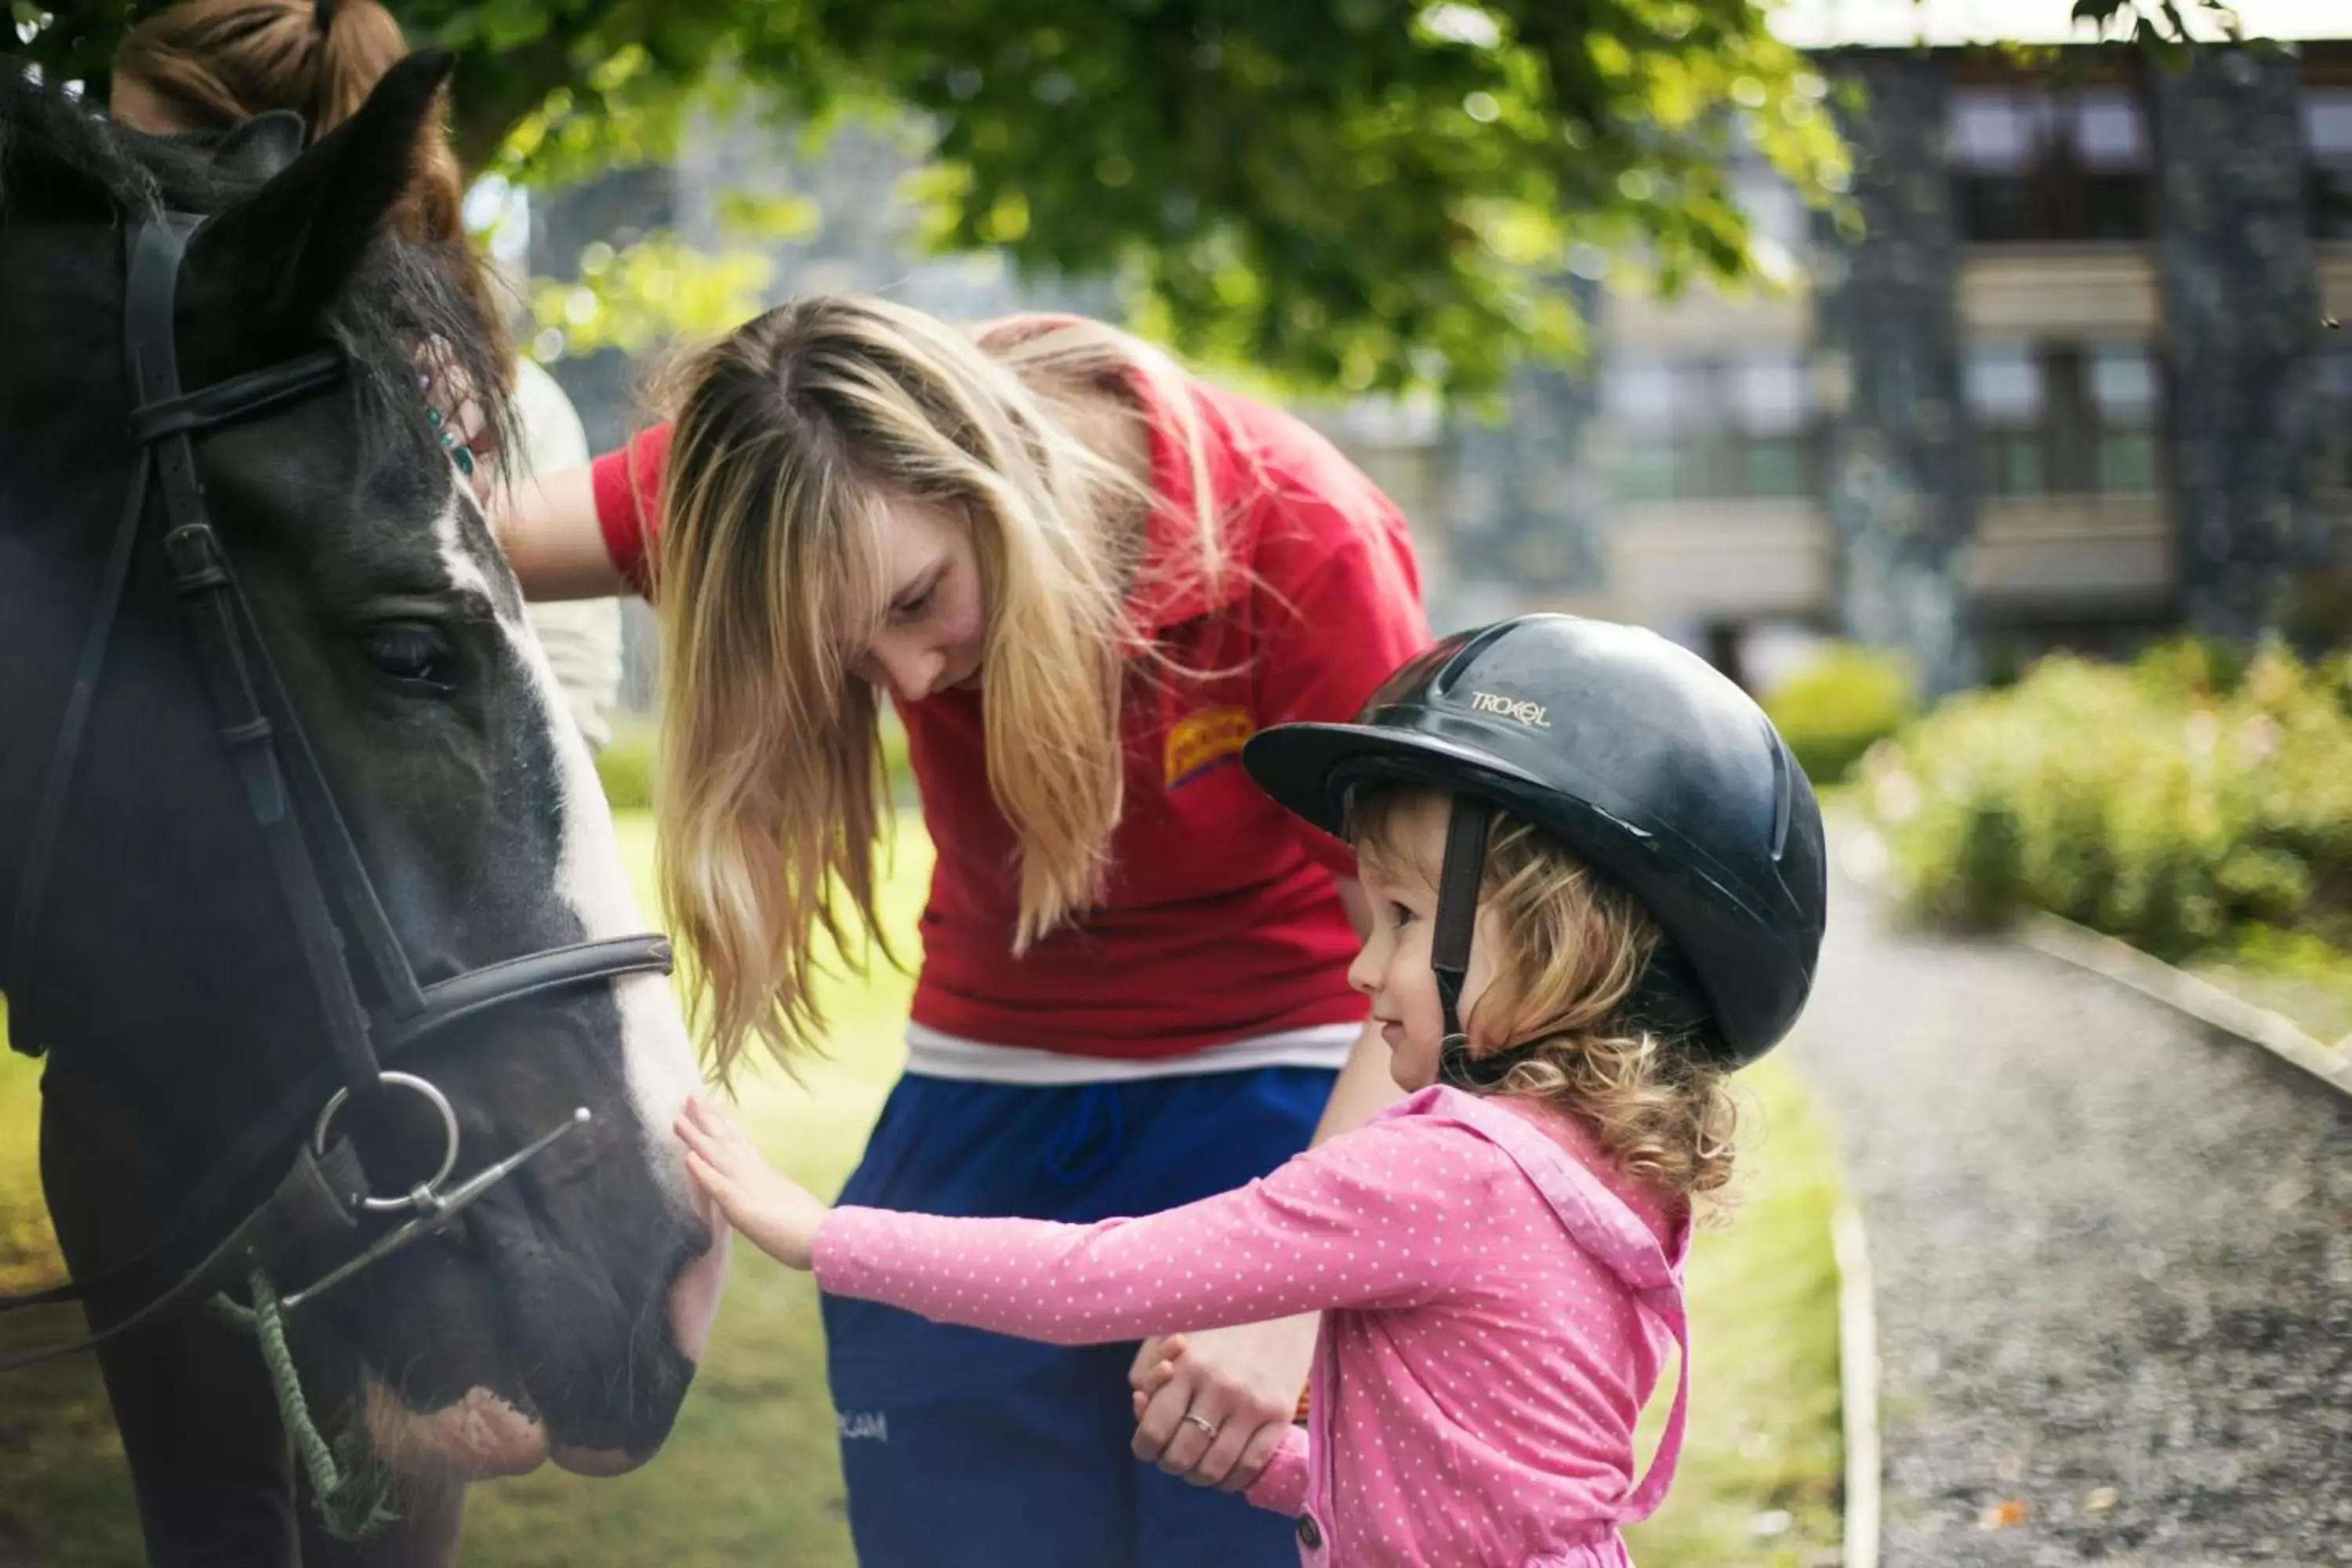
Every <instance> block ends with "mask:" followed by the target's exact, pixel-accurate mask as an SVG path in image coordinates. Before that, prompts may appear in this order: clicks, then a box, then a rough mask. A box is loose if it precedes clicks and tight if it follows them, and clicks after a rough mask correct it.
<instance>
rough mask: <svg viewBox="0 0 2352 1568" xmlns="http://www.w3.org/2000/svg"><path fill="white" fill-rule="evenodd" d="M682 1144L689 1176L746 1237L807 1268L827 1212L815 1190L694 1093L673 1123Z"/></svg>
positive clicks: (789, 1265) (778, 1257)
mask: <svg viewBox="0 0 2352 1568" xmlns="http://www.w3.org/2000/svg"><path fill="white" fill-rule="evenodd" d="M671 1125H672V1128H673V1130H674V1131H676V1132H677V1136H678V1141H679V1142H682V1143H684V1144H685V1145H686V1170H687V1174H688V1175H690V1176H692V1177H693V1178H694V1184H695V1185H696V1186H698V1187H700V1188H701V1189H702V1191H703V1192H704V1193H705V1194H707V1195H708V1196H709V1199H710V1201H711V1202H713V1203H715V1204H717V1205H719V1210H720V1212H722V1213H723V1214H725V1215H727V1222H728V1223H729V1224H730V1225H731V1226H734V1227H735V1228H736V1229H737V1230H740V1231H741V1232H742V1233H743V1236H744V1237H745V1239H747V1240H748V1241H750V1242H751V1245H752V1246H754V1247H758V1248H759V1249H760V1250H761V1251H762V1252H764V1253H766V1254H767V1255H768V1256H769V1257H771V1258H774V1259H775V1260H776V1261H777V1262H779V1263H781V1264H782V1265H783V1266H784V1267H785V1268H808V1267H809V1266H810V1265H809V1253H810V1249H811V1248H812V1247H814V1245H815V1243H816V1227H817V1226H819V1225H821V1224H823V1223H824V1216H825V1215H826V1214H828V1213H829V1212H831V1211H830V1210H829V1209H828V1208H827V1207H826V1206H825V1205H824V1204H823V1203H820V1202H819V1201H817V1199H816V1197H815V1196H814V1194H811V1193H810V1192H809V1191H808V1189H807V1188H805V1187H803V1186H802V1185H801V1184H799V1183H797V1182H795V1181H793V1180H792V1179H791V1178H790V1177H788V1176H783V1175H781V1174H779V1173H777V1171H776V1170H775V1168H774V1167H773V1166H772V1165H770V1164H769V1163H768V1162H767V1161H765V1160H763V1159H761V1157H760V1152H759V1151H758V1150H757V1149H754V1148H752V1147H751V1140H750V1139H749V1138H746V1137H745V1136H743V1129H742V1126H741V1125H740V1123H738V1122H737V1121H736V1120H735V1119H734V1118H733V1117H732V1116H730V1115H729V1114H728V1113H727V1112H726V1111H725V1110H723V1109H721V1108H720V1107H719V1106H718V1105H715V1104H713V1103H712V1102H711V1101H710V1100H706V1099H705V1098H703V1097H702V1096H701V1095H699V1094H697V1095H695V1096H694V1097H693V1098H692V1099H690V1100H688V1101H687V1102H686V1109H685V1110H681V1111H679V1112H678V1115H677V1121H675V1122H674V1123H672V1124H671Z"/></svg>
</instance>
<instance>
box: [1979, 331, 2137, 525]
mask: <svg viewBox="0 0 2352 1568" xmlns="http://www.w3.org/2000/svg"><path fill="white" fill-rule="evenodd" d="M1968 398H1969V413H1970V415H1971V416H1972V418H1973V421H1974V425H1975V428H1976V444H1977V484H1978V486H1979V489H1981V490H1982V492H1983V493H1984V494H1985V495H1986V496H1988V497H2002V496H2035V495H2147V494H2150V493H2152V492H2154V491H2155V490H2156V489H2157V488H2158V484H2159V483H2160V480H2161V475H2160V474H2159V472H2158V463H2157V442H2156V426H2157V378H2156V367H2155V364H2154V363H2153V362H2152V361H2151V360H2150V359H2149V357H2148V353H2147V349H2146V348H2145V347H2143V346H2141V345H2139V344H2137V343H2078V342H2054V343H2052V342H2045V343H1985V344H1979V345H1978V346H1977V347H1976V348H1974V349H1973V350H1971V351H1970V353H1969V364H1968Z"/></svg>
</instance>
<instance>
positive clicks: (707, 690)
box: [654, 296, 1226, 1079]
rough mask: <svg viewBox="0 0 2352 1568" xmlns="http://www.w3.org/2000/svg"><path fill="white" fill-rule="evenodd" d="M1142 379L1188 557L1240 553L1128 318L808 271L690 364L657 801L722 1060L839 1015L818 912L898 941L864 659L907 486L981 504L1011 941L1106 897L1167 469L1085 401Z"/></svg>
mask: <svg viewBox="0 0 2352 1568" xmlns="http://www.w3.org/2000/svg"><path fill="white" fill-rule="evenodd" d="M1138 381H1141V382H1142V383H1144V384H1146V386H1148V387H1149V389H1150V401H1151V402H1152V403H1153V404H1155V405H1158V406H1159V407H1160V408H1161V409H1162V410H1164V411H1166V413H1167V416H1169V417H1171V419H1172V421H1173V425H1174V429H1173V431H1172V434H1173V435H1174V436H1175V437H1176V438H1177V441H1178V444H1179V447H1180V449H1181V451H1182V452H1183V453H1184V454H1185V458H1186V461H1187V463H1188V465H1189V467H1190V468H1191V473H1192V491H1193V506H1192V518H1191V521H1192V523H1193V525H1194V526H1195V529H1196V534H1197V540H1198V548H1197V550H1195V551H1193V552H1191V553H1192V559H1190V560H1189V561H1186V562H1183V563H1179V564H1178V565H1177V566H1176V567H1175V568H1174V569H1176V570H1181V571H1188V572H1198V573H1202V574H1207V575H1210V576H1216V575H1218V574H1222V573H1223V571H1224V570H1225V564H1226V563H1225V560H1224V551H1223V542H1222V528H1221V523H1220V519H1219V516H1218V513H1217V508H1216V504H1215V499H1214V498H1213V496H1212V495H1211V493H1210V486H1209V483H1208V475H1207V472H1206V463H1205V458H1204V457H1203V455H1202V453H1203V447H1202V438H1201V433H1200V426H1199V423H1198V416H1197V414H1196V413H1195V412H1194V405H1193V404H1192V398H1191V395H1190V393H1189V391H1188V389H1187V388H1186V387H1185V386H1184V384H1183V383H1182V380H1181V375H1180V374H1178V373H1177V371H1176V370H1175V368H1174V366H1173V365H1172V364H1171V363H1168V362H1167V361H1166V360H1165V359H1164V358H1162V357H1161V356H1160V354H1158V353H1156V352H1155V351H1153V350H1151V349H1150V348H1149V347H1148V346H1147V345H1145V344H1143V343H1141V342H1137V341H1136V340H1135V339H1133V338H1130V337H1129V336H1127V335H1126V334H1124V333H1121V332H1118V331H1115V330H1114V329H1111V328H1109V327H1106V326H1103V325H1101V324H1099V323H1096V322H1091V321H1076V320H1069V319H1061V318H1055V319H1049V320H1045V321H1040V320H1037V319H1025V320H1016V321H1006V322H1000V323H996V324H993V325H989V326H982V327H981V328H978V329H976V330H975V331H973V332H971V333H966V332H962V331H957V330H956V329H954V328H951V327H950V326H948V325H947V324H945V323H943V322H941V321H937V320H935V319H934V318H932V317H929V316H927V315H925V314H923V313H922V312H920V311H918V310H909V309H908V308H906V307H903V306H899V305H896V304H892V303H890V302H888V301H886V300H876V299H871V298H862V297H842V296H815V297H811V298H807V299H803V300H795V301H793V303H791V304H787V305H784V306H782V307H779V308H778V309H776V310H771V311H769V312H767V313H766V314H765V315H762V316H761V317H759V318H758V319H756V320H754V321H751V322H750V323H748V324H747V325H745V326H743V327H742V328H740V329H739V330H738V331H735V332H733V333H731V334H730V335H729V336H728V337H726V338H724V339H722V340H720V341H719V342H714V343H711V344H709V345H708V346H707V347H704V348H702V349H700V350H699V351H698V352H695V353H690V354H688V355H687V356H685V357H684V358H682V359H681V360H680V362H679V363H677V366H676V367H675V368H674V370H673V372H672V375H671V387H672V390H671V391H670V392H669V393H668V394H667V395H666V396H665V397H664V399H663V401H664V402H665V403H666V404H667V405H668V407H669V410H670V412H671V416H672V418H673V421H674V424H673V426H672V431H671V443H670V451H669V457H668V460H667V469H666V472H665V478H664V489H663V494H662V497H661V502H660V506H661V514H662V521H661V537H660V548H659V552H658V555H657V557H656V561H655V563H654V588H655V598H656V604H657V605H658V606H659V611H660V622H661V643H662V666H661V668H662V674H661V688H662V691H661V696H662V703H661V711H662V727H663V735H662V744H661V746H660V748H659V752H660V758H661V761H660V763H659V769H658V773H657V776H656V785H655V802H656V806H657V808H658V816H659V847H660V866H661V873H660V874H661V884H662V896H663V903H664V909H665V914H666V916H667V919H668V921H669V922H670V924H671V926H672V927H673V929H674V930H676V931H677V933H678V934H679V935H680V937H681V938H683V939H684V941H685V942H686V943H687V945H688V948H689V950H690V952H691V953H692V956H693V961H694V962H693V963H692V965H691V980H690V988H691V989H690V1002H691V1006H692V1011H693V1013H694V1016H695V1017H696V1020H697V1022H698V1025H699V1026H701V1028H702V1030H703V1032H704V1034H705V1036H706V1038H707V1040H708V1042H709V1050H710V1053H711V1056H712V1058H713V1061H714V1065H715V1066H716V1068H717V1069H718V1071H719V1076H720V1077H721V1078H722V1079H725V1078H726V1077H728V1076H729V1075H730V1073H731V1070H732V1068H733V1067H734V1065H735V1063H736V1062H737V1060H738V1059H739V1058H740V1055H741V1052H742V1049H743V1047H744V1046H745V1045H746V1044H747V1043H748V1042H750V1041H751V1040H752V1039H754V1038H756V1039H759V1040H761V1041H762V1042H764V1043H765V1044H766V1045H767V1046H768V1047H770V1048H771V1049H772V1050H774V1051H775V1052H776V1053H777V1054H778V1055H780V1056H787V1057H788V1056H789V1055H790V1054H791V1052H792V1051H793V1048H794V1047H797V1046H800V1045H803V1044H805V1043H808V1042H810V1041H812V1040H814V1038H815V1037H817V1036H818V1035H820V1034H821V1033H822V1031H823V1028H824V1018H823V1016H821V1014H820V1012H819V1009H818V1007H817V1005H816V1000H815V992H814V987H815V982H816V978H817V975H818V973H819V972H820V968H821V962H820V956H819V950H818V937H819V933H820V932H822V933H823V936H824V941H825V942H826V944H827V945H828V946H830V948H831V949H832V951H833V952H834V953H835V954H837V955H839V956H840V957H841V958H842V959H843V960H844V961H845V962H847V963H852V964H856V963H860V962H861V961H862V958H863V955H864V953H865V952H866V950H867V943H868V942H872V943H874V944H875V945H878V946H881V947H882V949H883V951H884V952H885V953H886V955H887V954H888V948H887V942H885V941H884V940H883V936H882V931H881V926H880V923H879V921H878V920H877V914H876V909H875V892H876V886H877V877H876V869H875V852H876V846H877V839H878V838H879V837H880V832H879V830H880V827H881V826H882V815H883V813H884V811H885V810H887V805H884V804H882V803H884V801H885V799H886V796H885V794H884V783H883V764H882V750H881V738H880V732H879V700H878V698H877V694H876V692H875V690H874V689H873V688H872V687H871V686H869V685H868V684H867V683H866V682H865V681H864V680H862V679H858V678H856V676H855V675H853V674H852V673H851V670H850V665H851V663H852V661H853V660H854V658H856V655H857V653H858V652H859V651H860V650H861V649H863V648H864V647H866V644H867V643H868V642H869V641H870V640H871V638H872V637H873V636H874V635H875V633H876V632H877V631H878V630H879V629H880V628H881V626H883V624H884V618H885V616H886V615H887V609H888V598H889V595H890V591H891V584H890V583H889V581H888V574H887V565H886V563H885V560H884V557H883V552H882V542H883V538H884V530H885V527H886V526H887V516H888V511H889V509H890V507H891V506H892V505H893V504H894V503H896V502H898V501H903V500H914V501H921V502H927V503H929V504H931V505H935V506H939V507H942V508H945V509H948V510H953V511H957V512H960V513H961V515H963V516H964V517H966V518H968V519H969V520H970V522H971V530H972V541H973V544H974V547H975V553H976V554H977V556H978V559H979V563H980V574H981V593H982V605H983V613H984V616H985V630H984V634H983V636H984V646H983V651H982V665H981V692H982V705H983V708H984V710H985V712H986V715H987V759H988V786H989V789H990V792H991V794H992V795H993V797H994V799H995V801H996V804H997V805H998V808H999V809H1000V810H1001V811H1003V814H1004V816H1005V817H1006V819H1007V820H1008V821H1009V822H1010V823H1011V824H1012V826H1013V830H1014V832H1015V834H1016V836H1017V839H1018V844H1019V857H1020V865H1019V876H1020V915H1019V921H1018V924H1017V927H1016V929H1015V930H1014V931H1013V932H1011V933H1010V940H1009V944H1008V945H1009V950H1010V952H1012V953H1014V954H1017V953H1019V952H1024V951H1025V950H1026V949H1027V948H1028V947H1029V946H1030V945H1031V944H1032V943H1034V942H1036V941H1037V940H1038V939H1039V938H1040V937H1042V936H1044V935H1045V934H1046V933H1047V932H1049V931H1053V930H1054V929H1055V927H1056V926H1058V925H1059V924H1061V923H1062V922H1063V921H1066V920H1067V919H1068V918H1069V917H1070V916H1071V915H1072V914H1073V913H1074V912H1076V911H1077V910H1083V909H1085V908H1087V906H1088V905H1090V904H1092V903H1093V902H1095V901H1096V900H1097V899H1098V898H1099V896H1100V894H1101V892H1102V889H1103V880H1104V875H1105V870H1106V865H1107V858H1108V845H1109V841H1110V837H1111V832H1112V829H1113V828H1114V827H1115V826H1117V824H1118V817H1119V809H1120V804H1121V779H1122V773H1123V754H1122V749H1121V745H1120V739H1119V703H1120V696H1121V692H1122V689H1123V686H1124V682H1125V679H1126V665H1127V661H1128V658H1129V655H1130V654H1132V653H1134V652H1136V651H1137V650H1138V648H1139V646H1140V638H1141V631H1140V629H1139V628H1137V627H1134V626H1130V625H1129V619H1128V616H1127V614H1126V606H1127V603H1128V599H1129V595H1130V594H1131V593H1132V592H1133V591H1134V590H1135V588H1136V587H1137V582H1136V574H1137V573H1138V571H1139V566H1140V563H1141V562H1142V559H1143V545H1144V540H1145V529H1146V522H1147V519H1148V517H1149V515H1150V508H1151V506H1152V505H1153V504H1154V497H1153V496H1152V494H1151V491H1150V486H1149V484H1148V483H1146V482H1144V481H1142V480H1141V479H1139V478H1138V477H1137V476H1136V475H1134V474H1132V473H1130V472H1129V471H1127V470H1126V469H1125V468H1122V467H1120V466H1119V465H1118V463H1116V462H1114V461H1111V460H1109V459H1108V458H1106V457H1104V456H1102V455H1101V454H1100V452H1099V451H1098V450H1097V448H1096V447H1093V446H1090V445H1088V444H1087V442H1086V441H1084V440H1082V439H1080V438H1079V437H1078V436H1076V434H1074V433H1073V431H1074V428H1076V427H1078V426H1080V425H1081V423H1082V421H1083V420H1084V419H1086V418H1087V417H1088V416H1089V415H1090V414H1092V415H1094V416H1098V415H1099V412H1100V411H1101V410H1102V409H1103V408H1105V407H1109V408H1112V409H1115V410H1123V411H1124V412H1125V416H1126V417H1129V418H1135V419H1140V418H1141V417H1142V411H1141V408H1140V406H1139V405H1138V404H1137V403H1136V402H1135V401H1134V400H1133V393H1132V391H1131V390H1130V389H1131V388H1132V387H1133V386H1134V385H1135V384H1136V383H1137V382H1138ZM1105 393H1110V394H1113V395H1114V396H1112V397H1110V398H1106V397H1105V396H1104V394H1105ZM844 900H845V903H846V907H844V902H843V901H844ZM891 956H895V955H891Z"/></svg>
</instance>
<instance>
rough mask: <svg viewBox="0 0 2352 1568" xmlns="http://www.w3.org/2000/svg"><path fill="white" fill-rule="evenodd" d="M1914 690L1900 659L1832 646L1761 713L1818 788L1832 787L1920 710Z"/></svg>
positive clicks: (1787, 683) (1789, 681) (1771, 698)
mask: <svg viewBox="0 0 2352 1568" xmlns="http://www.w3.org/2000/svg"><path fill="white" fill-rule="evenodd" d="M1916 690H1917V688H1916V682H1915V681H1914V680H1913V679H1912V678H1911V673H1910V670H1909V668H1908V667H1906V665H1905V664H1904V662H1903V661H1902V660H1901V659H1900V658H1897V657H1896V656H1895V655H1893V654H1890V653H1886V652H1884V651H1881V650H1879V649H1876V648H1867V647H1859V646H1857V645H1855V644H1853V643H1832V644H1831V645H1829V647H1827V648H1826V649H1824V650H1823V651H1822V654H1821V655H1820V656H1819V657H1818V658H1815V659H1814V660H1813V662H1812V663H1811V664H1809V665H1807V666H1806V667H1805V668H1802V669H1801V670H1799V671H1798V672H1797V673H1796V674H1794V675H1792V676H1790V678H1789V679H1787V680H1784V681H1782V682H1781V683H1780V686H1778V687H1777V688H1775V689H1773V691H1772V692H1771V694H1770V695H1769V696H1768V697H1767V698H1766V699H1765V700H1764V711H1765V712H1766V713H1767V714H1769V715H1770V717H1771V720H1772V722H1773V724H1774V726H1775V727H1776V728H1778V729H1779V730H1780V735H1781V738H1782V739H1784V740H1786V741H1787V742H1789V749H1790V751H1791V752H1795V753H1796V756H1797V763H1798V765H1799V766H1800V767H1801V768H1803V769H1804V770H1805V776H1806V777H1807V778H1809V779H1811V780H1812V781H1813V783H1814V784H1836V783H1838V782H1839V781H1840V780H1842V779H1843V778H1844V777H1845V776H1846V774H1847V773H1849V772H1851V771H1852V770H1853V764H1854V763H1857V762H1859V761H1861V760H1862V755H1863V753H1864V752H1867V751H1869V750H1870V748H1871V747H1872V746H1874V745H1875V744H1877V743H1878V742H1880V741H1883V740H1885V738H1886V737H1887V736H1889V735H1892V734H1894V733H1895V731H1897V730H1899V729H1901V728H1902V727H1903V725H1904V723H1905V722H1906V721H1908V720H1909V719H1910V717H1911V716H1912V714H1913V712H1914V711H1915V710H1916V705H1917V696H1916Z"/></svg>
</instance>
